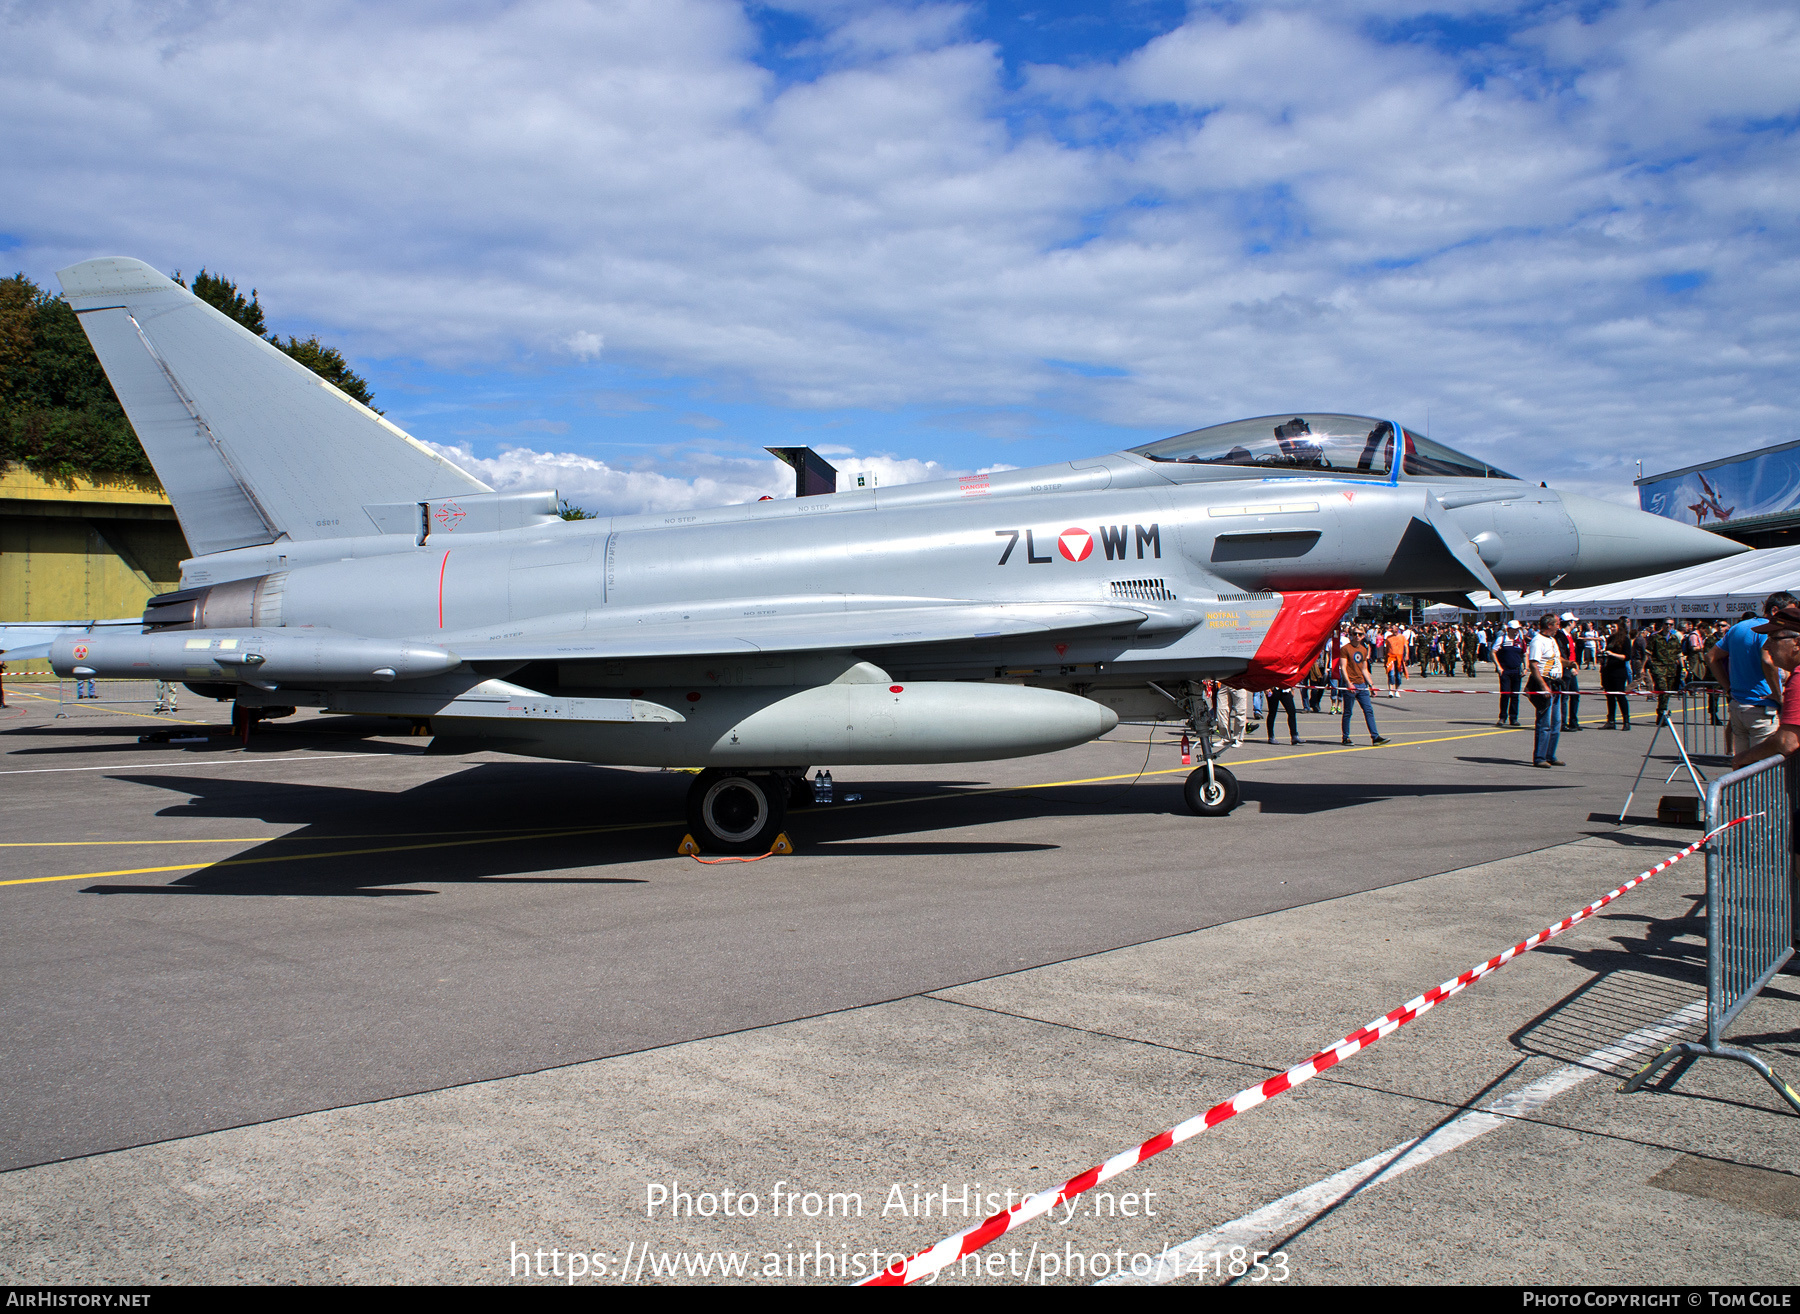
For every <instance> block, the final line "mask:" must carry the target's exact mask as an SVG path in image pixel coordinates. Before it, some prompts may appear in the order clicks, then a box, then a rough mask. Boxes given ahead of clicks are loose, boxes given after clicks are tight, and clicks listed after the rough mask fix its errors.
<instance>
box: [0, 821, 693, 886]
mask: <svg viewBox="0 0 1800 1314" xmlns="http://www.w3.org/2000/svg"><path fill="white" fill-rule="evenodd" d="M684 824H686V823H684V822H682V821H680V820H669V821H627V822H621V823H620V824H618V825H616V826H582V827H580V828H578V829H576V830H549V831H542V832H539V833H536V834H530V835H519V834H511V835H497V836H494V837H492V838H490V839H455V840H437V841H433V842H432V843H429V844H386V845H382V846H380V847H377V848H372V849H336V850H333V851H331V852H328V853H286V854H280V855H278V856H275V857H271V858H226V859H225V860H224V861H222V862H178V863H175V864H174V865H173V866H169V867H125V868H121V869H119V870H118V871H78V872H75V873H74V874H73V875H69V876H30V877H27V878H25V879H24V880H12V881H0V885H46V884H49V883H50V882H52V881H84V880H99V879H101V878H103V877H107V876H149V875H154V874H156V873H159V872H167V871H198V870H199V869H200V868H202V867H205V868H208V869H211V868H215V867H257V866H262V865H264V864H266V863H271V862H313V861H316V860H318V859H320V858H361V857H366V856H368V855H369V854H373V853H410V852H415V851H417V850H419V849H455V848H474V847H475V846H477V845H480V844H507V843H511V842H513V841H516V840H520V839H534V840H544V839H566V838H568V837H569V836H571V835H603V834H606V833H608V832H610V831H620V830H651V829H655V828H657V827H662V828H665V829H666V828H670V827H675V826H680V825H684Z"/></svg>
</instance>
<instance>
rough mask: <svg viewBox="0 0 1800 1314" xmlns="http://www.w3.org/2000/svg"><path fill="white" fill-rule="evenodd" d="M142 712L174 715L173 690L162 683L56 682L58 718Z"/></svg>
mask: <svg viewBox="0 0 1800 1314" xmlns="http://www.w3.org/2000/svg"><path fill="white" fill-rule="evenodd" d="M142 709H148V710H149V711H150V712H152V713H166V712H173V711H175V710H176V707H175V686H174V685H172V684H170V683H169V682H168V681H166V680H59V681H57V685H56V715H57V716H58V717H66V716H87V715H92V714H97V713H99V712H104V711H138V710H142Z"/></svg>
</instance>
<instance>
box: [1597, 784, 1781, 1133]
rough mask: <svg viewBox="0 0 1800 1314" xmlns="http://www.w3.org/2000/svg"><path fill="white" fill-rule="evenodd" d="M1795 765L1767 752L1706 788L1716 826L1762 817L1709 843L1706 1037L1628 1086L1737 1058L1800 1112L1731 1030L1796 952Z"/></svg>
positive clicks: (1664, 1056) (1669, 1053)
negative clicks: (1700, 1063)
mask: <svg viewBox="0 0 1800 1314" xmlns="http://www.w3.org/2000/svg"><path fill="white" fill-rule="evenodd" d="M1789 769H1790V768H1789V767H1788V765H1787V759H1786V758H1783V757H1768V758H1764V759H1763V760H1762V761H1760V762H1754V763H1752V764H1751V765H1749V766H1747V767H1745V768H1743V770H1741V771H1733V772H1732V773H1731V774H1729V775H1727V776H1723V777H1721V778H1720V779H1718V780H1715V781H1714V782H1713V784H1712V787H1711V788H1710V789H1708V790H1707V791H1706V829H1707V830H1708V831H1712V830H1714V829H1716V828H1717V827H1719V826H1721V825H1724V824H1725V823H1726V822H1728V821H1731V820H1732V819H1733V818H1736V817H1745V816H1755V817H1756V820H1755V821H1752V822H1750V823H1749V824H1747V825H1743V826H1736V827H1733V828H1732V829H1731V830H1728V831H1726V832H1725V833H1724V834H1723V835H1714V836H1713V837H1712V839H1711V840H1709V841H1708V842H1707V845H1706V1040H1705V1041H1704V1042H1698V1041H1682V1042H1680V1043H1679V1044H1675V1045H1671V1046H1669V1048H1667V1049H1665V1050H1664V1051H1663V1052H1662V1053H1661V1054H1658V1055H1657V1056H1656V1057H1655V1058H1654V1059H1652V1060H1651V1061H1650V1062H1649V1063H1648V1064H1647V1065H1646V1066H1645V1067H1644V1068H1642V1069H1641V1070H1640V1071H1639V1072H1637V1073H1636V1074H1635V1075H1633V1076H1632V1078H1631V1079H1630V1080H1629V1081H1627V1082H1626V1083H1625V1084H1624V1085H1623V1086H1621V1087H1620V1088H1619V1089H1620V1090H1624V1091H1634V1090H1637V1089H1638V1088H1639V1087H1640V1086H1642V1085H1643V1084H1644V1083H1645V1082H1646V1081H1648V1080H1649V1079H1650V1078H1651V1077H1652V1076H1654V1075H1655V1074H1656V1073H1657V1071H1659V1070H1660V1069H1661V1068H1662V1067H1663V1066H1664V1065H1666V1064H1668V1063H1672V1062H1675V1061H1676V1060H1681V1067H1680V1068H1679V1069H1678V1070H1677V1071H1676V1073H1675V1078H1676V1079H1679V1078H1680V1076H1681V1073H1682V1072H1684V1071H1686V1070H1687V1067H1688V1065H1689V1064H1691V1063H1693V1062H1694V1061H1695V1060H1696V1059H1702V1058H1722V1059H1732V1060H1734V1061H1736V1062H1738V1063H1746V1064H1748V1065H1749V1066H1750V1067H1752V1068H1755V1069H1756V1070H1757V1071H1758V1072H1760V1073H1761V1074H1762V1076H1763V1079H1764V1080H1765V1081H1767V1082H1768V1083H1769V1084H1770V1085H1771V1086H1773V1087H1774V1088H1775V1089H1776V1091H1777V1092H1778V1093H1779V1094H1780V1095H1781V1098H1782V1099H1784V1100H1786V1101H1787V1102H1788V1104H1789V1106H1790V1107H1792V1108H1793V1110H1794V1111H1795V1112H1796V1113H1800V1094H1797V1093H1795V1091H1794V1089H1793V1087H1791V1086H1789V1085H1788V1084H1787V1083H1786V1082H1785V1081H1783V1080H1782V1079H1781V1078H1780V1077H1777V1076H1776V1075H1775V1074H1774V1073H1773V1072H1772V1071H1770V1070H1769V1065H1768V1064H1767V1063H1764V1062H1763V1061H1762V1059H1760V1058H1758V1057H1757V1056H1756V1055H1755V1054H1752V1053H1750V1052H1749V1051H1747V1050H1742V1049H1736V1048H1734V1047H1732V1046H1730V1045H1727V1044H1725V1028H1726V1027H1728V1026H1730V1025H1731V1023H1732V1022H1733V1021H1734V1020H1735V1019H1736V1018H1737V1015H1738V1014H1739V1013H1741V1012H1742V1011H1743V1010H1744V1006H1745V1005H1746V1004H1748V1003H1749V1002H1750V1001H1751V1000H1752V999H1754V998H1756V995H1757V992H1758V991H1760V990H1761V989H1762V988H1763V987H1764V986H1766V985H1767V984H1768V983H1769V980H1770V978H1771V977H1773V976H1774V975H1775V973H1776V972H1778V971H1780V970H1781V967H1782V964H1784V963H1786V962H1787V961H1788V959H1789V958H1791V957H1793V955H1794V948H1793V944H1794V890H1793V855H1792V852H1791V844H1790V834H1789V827H1790V826H1791V824H1792V811H1791V809H1792V804H1791V803H1790V802H1789V795H1788V785H1787V772H1788V770H1789Z"/></svg>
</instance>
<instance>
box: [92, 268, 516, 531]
mask: <svg viewBox="0 0 1800 1314" xmlns="http://www.w3.org/2000/svg"><path fill="white" fill-rule="evenodd" d="M57 278H58V279H59V280H61V282H62V286H63V293H64V295H65V296H66V297H67V298H68V302H69V304H70V306H72V307H73V308H74V310H75V313H76V314H77V315H79V316H80V318H81V326H82V328H83V329H85V330H86V331H87V335H88V341H90V342H92V343H93V344H94V351H95V354H97V355H98V356H99V357H100V364H101V366H102V367H104V368H105V370H106V377H107V378H108V379H109V380H110V381H111V382H112V385H113V391H114V392H116V393H118V395H119V401H120V403H121V404H122V405H123V406H124V407H125V414H126V416H127V417H128V418H129V419H130V420H131V427H132V428H133V429H135V430H136V431H137V435H138V439H139V441H140V442H142V443H143V444H144V451H145V453H146V454H148V456H149V457H150V464H151V465H152V466H154V467H155V468H156V475H157V478H159V479H161V480H162V484H163V487H164V489H166V490H167V491H168V494H169V500H170V501H171V502H173V503H174V504H175V514H176V516H177V517H178V518H179V519H180V521H181V528H182V532H183V533H185V534H186V535H187V540H188V544H189V546H191V547H192V548H193V549H194V552H195V555H197V556H205V555H207V554H208V553H211V552H223V551H226V550H227V549H230V548H236V547H248V546H250V545H252V544H257V543H272V542H274V541H275V540H276V539H281V538H286V539H292V540H296V541H299V540H305V539H318V538H352V537H361V536H363V535H368V534H376V533H379V532H381V529H380V526H379V525H378V524H377V523H376V521H375V519H374V517H373V516H372V515H371V514H370V513H369V512H368V511H366V510H365V509H364V508H366V507H369V506H381V505H384V504H392V503H395V502H424V501H429V500H431V499H433V498H440V497H455V496H466V495H468V494H471V493H484V492H487V491H489V490H488V487H487V485H486V484H483V483H482V482H481V481H480V480H478V479H476V478H474V477H473V476H472V475H469V474H467V473H465V472H464V471H462V470H460V469H458V468H457V467H456V466H454V465H452V464H451V463H450V462H449V461H446V460H445V459H444V458H443V457H441V456H439V455H437V453H435V452H433V451H432V450H431V449H430V448H428V447H426V446H425V445H424V444H422V443H420V442H418V441H417V440H415V439H413V438H411V437H409V436H408V435H407V434H405V433H403V432H401V430H399V429H398V428H396V427H395V426H394V425H392V424H389V423H388V422H387V421H386V420H384V419H382V418H381V417H380V416H379V415H376V414H375V413H374V412H373V411H371V410H369V409H368V408H367V407H366V406H363V405H361V404H360V403H358V402H357V401H355V400H354V399H352V398H350V397H347V396H345V395H344V394H343V393H342V392H340V391H338V389H336V388H334V387H333V386H332V385H331V384H329V383H327V382H325V380H323V379H321V378H320V377H319V376H318V375H316V374H314V373H313V372H312V371H311V370H309V369H307V368H306V367H305V366H304V365H301V364H300V363H299V362H298V361H295V360H293V359H291V358H290V357H289V356H287V355H286V354H285V353H283V352H281V351H278V350H277V349H276V348H274V347H272V346H270V345H269V344H268V343H267V342H264V341H263V340H262V339H261V338H259V337H257V336H256V335H255V334H254V333H252V332H250V331H249V330H248V329H246V328H244V327H243V326H242V325H239V324H237V323H234V322H233V321H232V320H231V319H229V318H228V317H226V316H225V315H222V314H220V313H219V312H218V311H217V310H214V309H213V308H212V307H211V306H209V305H207V304H206V303H205V302H203V301H201V300H199V299H198V298H196V297H195V296H193V295H192V294H191V293H190V292H188V291H187V289H186V288H183V287H181V286H180V285H178V284H176V283H174V282H172V281H171V280H169V279H167V278H164V277H163V276H162V275H161V274H159V273H158V272H157V271H156V270H154V269H152V268H151V267H150V266H149V265H147V264H145V263H144V262H143V261H141V260H131V259H127V258H125V257H122V256H114V257H107V258H104V259H100V260H84V261H83V262H82V263H80V264H78V265H71V266H70V267H69V268H67V269H64V270H61V271H59V272H58V274H57Z"/></svg>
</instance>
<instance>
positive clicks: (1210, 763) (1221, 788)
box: [1150, 680, 1242, 817]
mask: <svg viewBox="0 0 1800 1314" xmlns="http://www.w3.org/2000/svg"><path fill="white" fill-rule="evenodd" d="M1150 687H1151V688H1152V689H1154V690H1156V692H1157V693H1159V694H1161V695H1162V696H1163V697H1164V698H1167V699H1168V700H1169V701H1170V702H1172V703H1174V704H1175V706H1176V707H1177V708H1179V709H1180V710H1181V712H1182V714H1183V716H1184V717H1185V718H1186V720H1187V724H1188V729H1189V731H1191V732H1192V734H1193V736H1194V739H1195V740H1196V741H1197V742H1196V744H1195V747H1196V748H1198V749H1199V751H1200V765H1199V766H1197V767H1195V768H1194V773H1193V774H1192V775H1190V776H1189V777H1188V778H1187V781H1186V783H1184V784H1183V785H1182V787H1181V797H1182V799H1183V800H1184V801H1185V802H1186V803H1187V805H1188V809H1189V810H1190V811H1191V812H1193V813H1194V814H1195V815H1196V816H1201V817H1223V816H1228V815H1230V813H1231V810H1232V809H1233V808H1235V807H1236V806H1237V805H1238V803H1239V802H1240V801H1241V799H1242V794H1241V792H1240V791H1239V789H1238V782H1237V777H1236V776H1234V775H1232V774H1231V772H1229V771H1227V770H1226V769H1225V768H1224V767H1222V766H1220V765H1219V755H1218V751H1217V749H1216V748H1215V747H1214V739H1215V737H1216V736H1217V735H1218V733H1219V720H1218V717H1217V716H1216V715H1215V714H1214V712H1213V707H1212V702H1211V701H1210V700H1209V699H1208V698H1207V697H1206V691H1205V690H1204V689H1202V688H1201V687H1200V686H1198V685H1197V684H1195V683H1194V682H1193V681H1192V680H1189V681H1188V682H1187V683H1186V684H1185V685H1183V686H1182V695H1183V696H1182V697H1180V698H1177V697H1176V696H1175V695H1174V694H1172V693H1170V692H1169V691H1168V690H1167V689H1165V688H1163V687H1162V686H1161V685H1159V684H1156V683H1154V682H1152V683H1151V684H1150Z"/></svg>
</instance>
